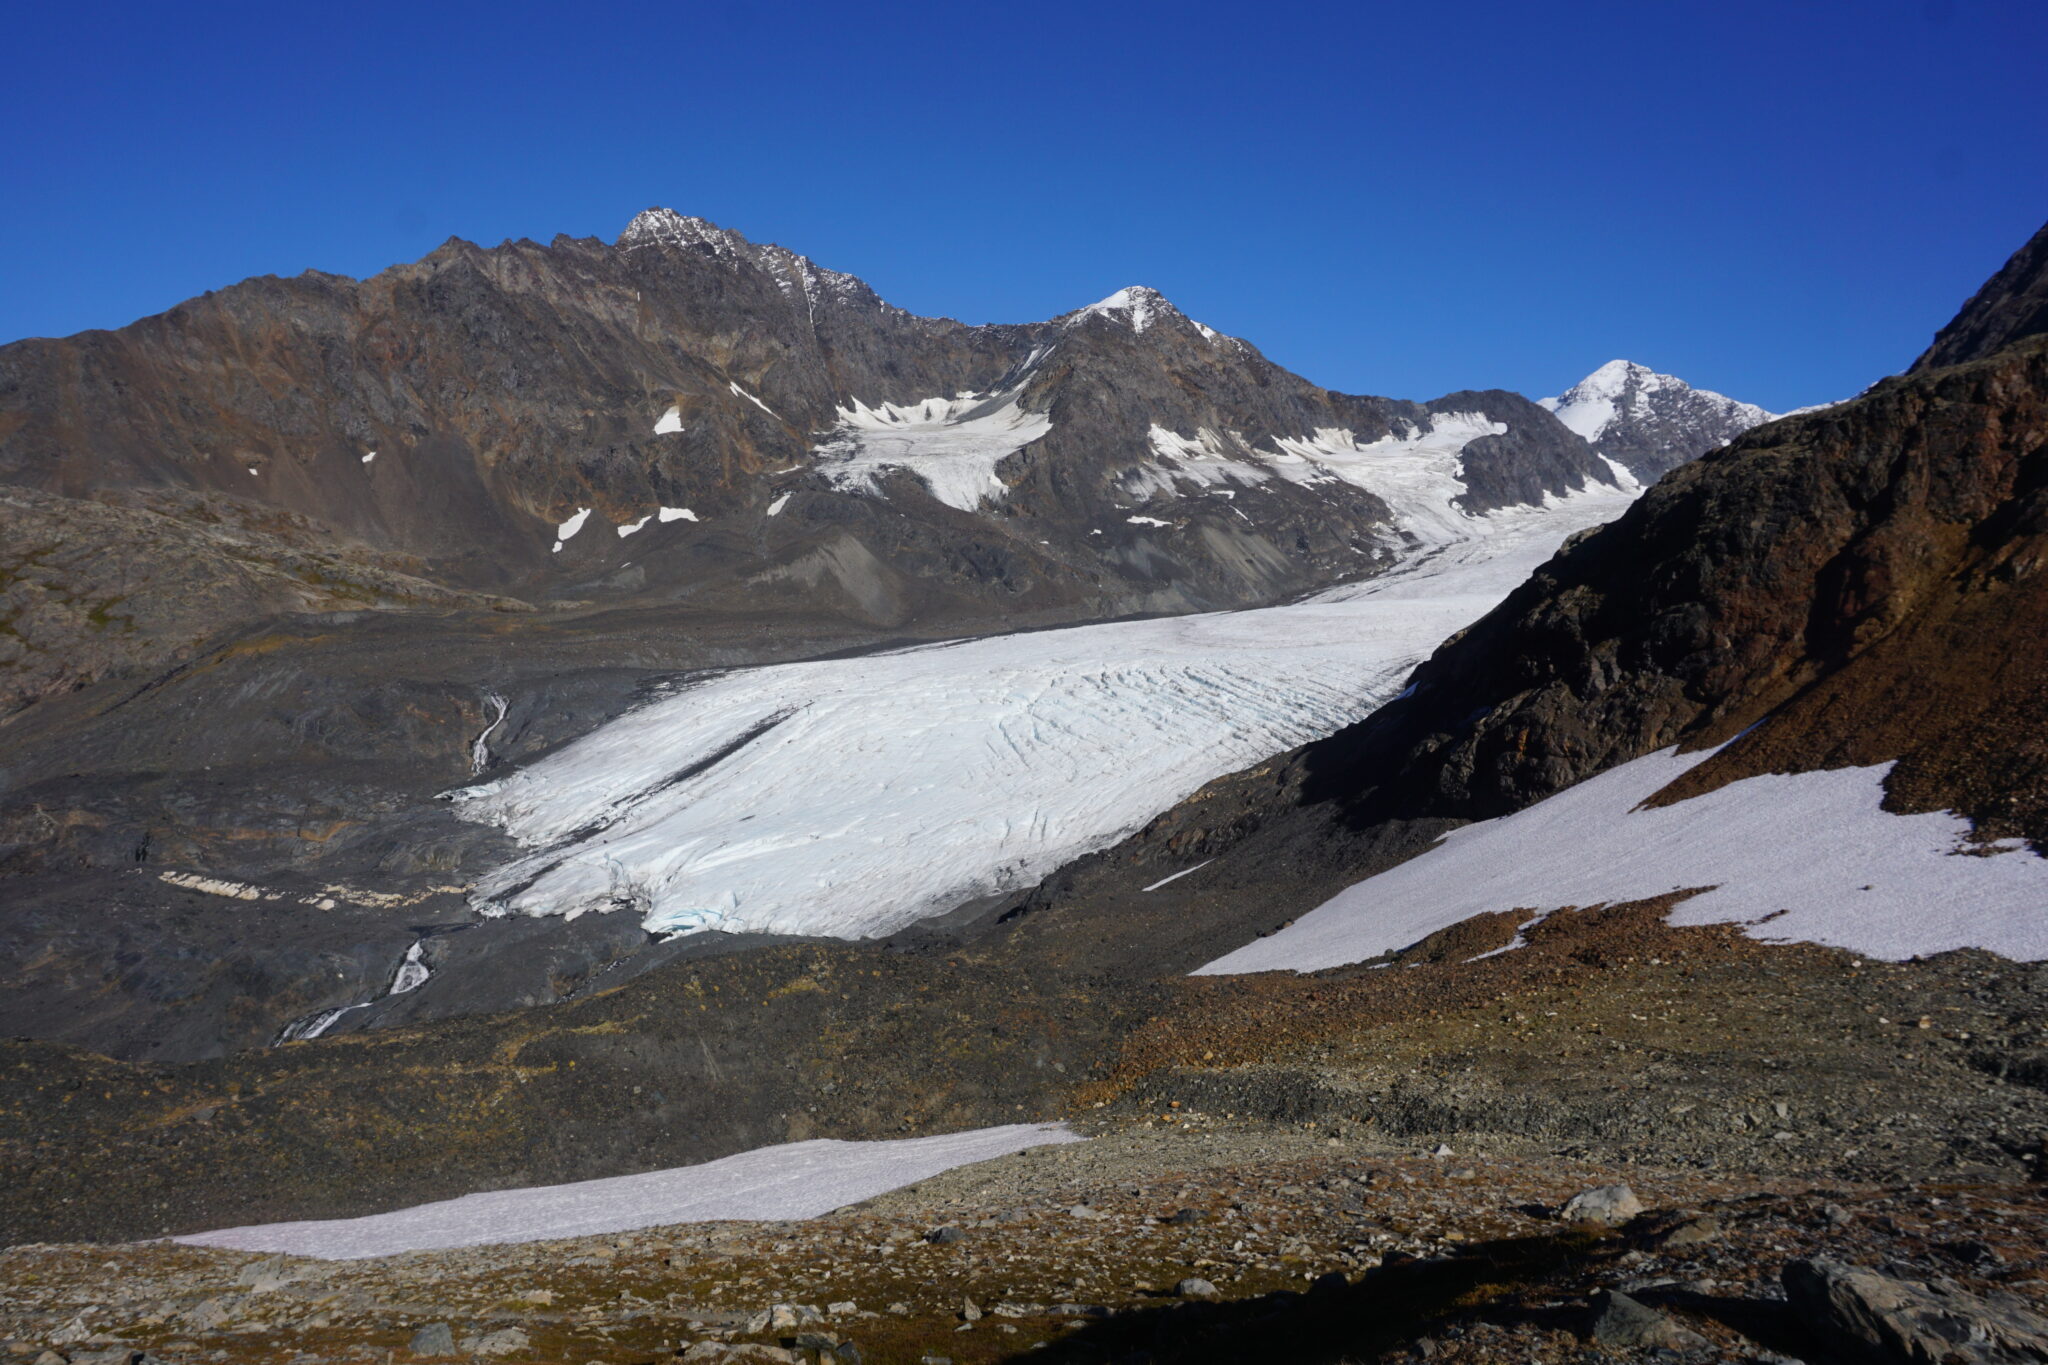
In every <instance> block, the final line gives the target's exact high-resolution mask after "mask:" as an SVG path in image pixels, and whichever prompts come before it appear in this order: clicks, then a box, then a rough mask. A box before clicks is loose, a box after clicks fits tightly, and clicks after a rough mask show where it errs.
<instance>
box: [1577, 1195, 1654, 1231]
mask: <svg viewBox="0 0 2048 1365" xmlns="http://www.w3.org/2000/svg"><path fill="white" fill-rule="evenodd" d="M1642 1211H1643V1201H1642V1200H1640V1199H1638V1198H1636V1192H1635V1191H1634V1190H1632V1189H1630V1188H1629V1187H1628V1186H1626V1185H1600V1186H1596V1187H1595V1188H1593V1189H1590V1190H1581V1191H1579V1192H1578V1193H1577V1194H1575V1195H1573V1196H1572V1197H1571V1198H1569V1199H1567V1200H1565V1201H1564V1207H1563V1208H1561V1209H1559V1210H1558V1211H1557V1216H1558V1217H1559V1218H1561V1219H1563V1220H1564V1221H1565V1222H1567V1223H1597V1224H1599V1225H1600V1226H1602V1227H1610V1228H1612V1227H1620V1226H1621V1225H1622V1224H1623V1223H1626V1222H1627V1221H1628V1220H1629V1219H1631V1218H1633V1217H1635V1216H1636V1215H1637V1214H1639V1213H1641V1212H1642Z"/></svg>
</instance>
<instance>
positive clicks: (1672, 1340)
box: [1589, 1289, 1708, 1351]
mask: <svg viewBox="0 0 2048 1365" xmlns="http://www.w3.org/2000/svg"><path fill="white" fill-rule="evenodd" d="M1589 1335H1590V1336H1591V1337H1592V1338H1593V1340H1595V1341H1597V1342H1599V1343H1600V1344H1601V1345H1602V1346H1626V1347H1638V1348H1642V1349H1645V1350H1656V1349H1658V1348H1664V1349H1668V1350H1674V1351H1683V1350H1688V1349H1690V1348H1692V1347H1696V1346H1705V1345H1707V1344H1708V1342H1707V1339H1706V1338H1705V1337H1703V1336H1701V1335H1700V1334H1699V1333H1697V1332H1694V1331H1690V1330H1688V1329H1687V1328H1684V1327H1681V1326H1679V1325H1678V1324H1677V1323H1676V1322H1673V1321H1672V1320H1671V1319H1670V1318H1668V1317H1666V1316H1665V1315H1664V1314H1662V1313H1660V1312H1658V1311H1657V1310H1656V1309H1654V1308H1652V1307H1650V1306H1649V1305H1648V1304H1645V1303H1640V1302H1638V1301H1636V1300H1635V1299H1632V1298H1630V1297H1629V1296H1628V1295H1626V1294H1624V1293H1621V1292H1620V1291H1619V1290H1613V1289H1603V1290H1601V1291H1600V1292H1599V1293H1598V1294H1596V1295H1594V1296H1593V1326H1592V1329H1591V1331H1590V1333H1589Z"/></svg>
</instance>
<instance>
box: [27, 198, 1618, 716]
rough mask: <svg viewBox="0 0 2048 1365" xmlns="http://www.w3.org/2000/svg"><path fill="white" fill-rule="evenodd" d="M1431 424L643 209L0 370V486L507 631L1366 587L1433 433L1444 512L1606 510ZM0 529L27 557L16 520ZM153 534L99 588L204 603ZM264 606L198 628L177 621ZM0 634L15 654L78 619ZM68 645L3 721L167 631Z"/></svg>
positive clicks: (1540, 448)
mask: <svg viewBox="0 0 2048 1365" xmlns="http://www.w3.org/2000/svg"><path fill="white" fill-rule="evenodd" d="M1454 398H1455V399H1456V400H1457V401H1456V402H1455V403H1449V402H1439V403H1436V404H1430V405H1428V406H1424V405H1420V404H1416V403H1410V402H1401V401H1396V400H1391V399H1384V398H1371V397H1358V396H1353V395H1347V394H1339V393H1335V392H1332V391H1330V390H1327V389H1323V388H1320V387H1318V386H1316V385H1313V384H1310V383H1309V382H1307V381H1306V380H1303V379H1301V378H1299V377H1298V376H1295V375H1292V374H1290V373H1288V372H1287V371H1285V370H1282V369H1280V368H1279V367H1278V366H1275V365H1273V364H1272V363H1271V362H1269V361H1267V360H1266V359H1265V358H1264V357H1263V356H1261V355H1260V354H1259V353H1258V351H1257V350H1256V349H1255V348H1253V347H1252V346H1250V345H1249V344H1247V343H1245V342H1243V341H1240V340H1237V339H1235V338H1231V337H1225V336H1222V335H1220V334H1218V333H1216V332H1215V331H1213V330H1211V329H1209V328H1207V327H1204V326H1202V325H1201V324H1199V323H1196V322H1194V321H1192V320H1190V319H1189V318H1187V317H1186V316H1184V315H1183V314H1182V313H1180V312H1179V310H1177V309H1175V308H1174V307H1173V306H1172V305H1171V304H1170V303H1168V302H1167V301H1166V300H1165V299H1163V298H1162V297H1160V296H1159V295H1158V294H1157V293H1156V292H1154V291H1151V290H1145V289H1127V290H1121V291H1119V292H1118V293H1117V294H1115V295H1112V296H1111V297H1110V298H1109V299H1105V300H1103V301H1102V302H1101V303H1099V304H1096V305H1093V306H1091V307H1088V308H1084V309H1080V310H1077V311H1075V312H1073V313H1070V314H1067V315H1065V316H1063V317H1060V318H1056V319H1053V320H1052V321H1049V322H1041V323H1031V324H1024V325H1015V326H1010V325H992V326H976V327H970V326H965V325H963V324H961V323H958V322H953V321H950V320H947V319H938V318H923V317H917V316H914V315H912V314H910V313H907V312H905V311H903V310H902V309H899V308H894V307H891V306H890V305H888V304H886V303H884V302H883V301H882V300H881V299H880V298H879V297H877V296H876V295H875V293H874V291H873V290H871V289H870V288H868V287H867V286H866V285H865V284H863V283H861V282H860V281H859V280H857V279H855V278H853V277H852V276H850V275H843V274H840V273H837V272H834V271H830V270H825V269H823V268H821V267H818V266H816V265H815V264H813V263H812V262H811V261H809V260H808V259H807V258H805V257H802V256H800V255H797V254H796V253H794V252H791V251H788V250H786V249H785V248H782V247H778V246H772V245H761V244H756V243H753V242H750V241H748V240H747V239H746V238H744V237H742V236H740V235H739V234H738V233H735V232H731V231H728V230H725V229H721V228H718V227H715V226H714V225H712V224H710V223H707V222H705V221H704V220H702V219H696V218H688V217H684V216H682V215H679V214H676V213H673V212H671V211H668V210H665V209H653V210H649V211H647V212H646V213H643V214H641V215H639V216H638V217H637V218H635V219H634V221H633V222H632V224H631V225H629V226H628V228H627V229H626V231H625V232H624V233H623V234H622V235H621V236H620V237H619V239H618V240H617V241H616V242H614V243H606V242H602V241H597V240H593V239H580V240H578V239H570V238H567V237H558V238H556V239H555V240H554V241H553V242H552V243H549V244H547V245H540V244H537V243H534V242H530V241H521V242H508V243H505V244H504V245H502V246H499V247H495V248H483V247H478V246H475V245H472V244H470V243H467V242H462V241H459V240H450V241H449V242H448V243H446V244H445V245H443V246H442V247H440V248H439V249H438V250H436V251H434V252H433V253H431V254H430V255H428V256H427V257H425V258H424V259H423V260H421V261H419V262H416V263H414V264H411V265H403V266H398V267H394V268H393V269H391V270H387V271H385V272H384V273H382V274H380V275H377V276H375V277H373V278H371V279H368V280H361V281H358V280H353V279H347V278H343V277H340V276H335V275H327V274H321V273H318V272H307V273H306V274H303V275H300V276H297V277H294V278H291V279H280V278H274V277H264V278H258V279H252V280H248V281H245V282H243V283H241V284H237V285H234V286H232V287H230V288H226V289H222V290H218V291H215V292H212V293H209V294H207V295H205V296H203V297H201V298H198V299H193V300H190V301H188V302H186V303H183V304H180V305H179V306H178V307H176V308H173V309H172V310H170V311H169V312H167V313H164V314H162V315H159V316H156V317H151V318H146V319H143V320H142V321H140V322H137V323H135V324H133V325H131V326H128V327H125V328H122V329H120V330H118V331H111V332H109V331H96V332H86V333H81V334H79V335H77V336H74V337H69V338H65V339H61V340H29V341H21V342H16V343H13V344H11V345H8V346H5V347H0V481H4V482H5V483H7V484H10V485H14V486H17V487H20V488H25V489H32V490H35V491H37V492H40V493H43V494H46V495H52V496H56V497H60V498H65V499H73V500H80V499H83V500H107V499H110V498H112V499H116V500H120V499H124V498H132V497H134V496H143V495H147V496H149V497H152V498H154V499H156V501H155V502H154V504H153V506H154V508H155V510H156V511H157V512H158V514H160V515H166V516H171V517H173V518H174V519H177V520H181V521H184V522H191V521H200V522H204V521H206V520H209V519H214V520H222V519H224V520H230V521H240V522H245V523H246V522H251V521H260V520H263V519H265V518H273V517H287V518H299V519H302V520H303V521H305V522H307V523H309V524H312V525H315V526H317V527H319V528H320V530H321V532H322V533H323V534H324V535H327V536H330V537H332V544H333V546H334V552H335V553H336V554H338V555H341V556H343V557H346V558H350V559H351V560H354V559H361V560H363V561H364V562H366V563H368V562H375V561H376V560H377V557H378V556H388V555H399V556H403V557H405V558H406V560H407V561H408V562H409V563H411V564H412V565H414V568H413V570H412V571H413V572H415V573H416V574H417V575H418V576H420V577H422V578H425V579H426V580H428V581H430V582H433V583H436V584H440V585H443V586H444V587H445V588H448V589H455V590H462V591H470V592H484V593H490V594H499V595H509V596H511V597H516V598H520V599H525V600H530V601H536V602H550V603H561V602H563V601H565V600H583V601H602V602H608V603H631V602H644V601H650V600H651V601H657V602H670V601H677V600H687V601H688V602H689V603H690V604H691V605H692V606H694V607H697V608H700V609H703V610H718V609H735V608H738V607H742V606H744V608H745V609H746V610H749V611H754V612H758V613H763V614H768V615H774V614H787V613H791V612H802V611H816V610H819V609H821V608H825V609H831V610H836V611H839V612H841V613H843V614H845V615H847V616H849V617H851V618H853V619H856V620H859V621H862V622H866V623H869V624H879V625H883V626H886V627H892V628H893V627H898V626H902V625H904V624H906V623H908V622H911V621H914V620H927V619H935V618H945V619H949V620H954V621H957V622H962V623H964V624H966V625H968V626H972V625H977V624H984V625H985V623H987V622H988V621H989V620H991V619H992V618H993V617H994V616H996V615H1001V616H1002V617H1003V618H1004V619H1005V620H1006V622H1014V623H1017V624H1028V623H1041V624H1042V623H1045V622H1048V621H1054V620H1076V619H1090V618H1096V617H1101V616H1110V615H1118V614H1125V613H1130V612H1141V611H1152V612H1157V611H1186V610H1192V609H1202V608H1215V607H1230V606H1242V605H1246V604H1250V603H1255V602H1265V601H1271V600H1274V599H1276V598H1278V597H1281V596H1284V595H1287V594H1290V593H1294V592H1298V591H1300V590H1303V589H1306V588H1311V587H1315V586H1319V585H1322V584H1327V583H1330V582H1334V581H1338V580H1341V579H1348V578H1356V577H1359V576H1363V575H1365V574H1368V573H1370V572H1371V571H1372V569H1373V568H1374V567H1375V566H1376V565H1378V564H1381V563H1384V562H1386V561H1388V560H1390V559H1392V558H1394V557H1397V556H1398V555H1399V554H1400V553H1401V552H1402V550H1403V549H1404V547H1405V546H1406V545H1407V544H1408V543H1409V537H1408V532H1409V529H1410V528H1408V527H1406V526H1404V525H1403V524H1402V518H1401V517H1400V516H1399V515H1397V514H1396V513H1395V512H1394V511H1393V510H1391V509H1390V507H1389V505H1388V503H1387V501H1386V494H1387V493H1388V491H1389V490H1388V489H1386V488H1384V487H1378V488H1376V486H1375V485H1376V483H1377V482H1378V476H1377V474H1376V472H1375V469H1374V467H1373V461H1374V459H1375V458H1376V457H1379V456H1383V455H1385V454H1387V453H1389V452H1398V450H1400V449H1402V448H1404V447H1405V446H1406V445H1408V444H1412V442H1413V441H1415V440H1418V439H1425V438H1428V437H1429V436H1430V434H1431V433H1432V432H1438V430H1439V428H1443V427H1445V422H1444V419H1445V418H1446V417H1447V416H1448V417H1454V418H1455V417H1457V416H1459V415H1460V414H1465V415H1467V416H1468V417H1469V420H1466V421H1463V422H1462V423H1460V422H1452V423H1451V424H1450V427H1451V428H1452V429H1454V430H1455V431H1456V432H1458V433H1461V434H1460V435H1459V436H1457V438H1456V439H1458V440H1463V441H1467V442H1470V443H1472V444H1473V445H1475V446H1476V449H1475V450H1474V451H1473V454H1472V456H1471V461H1470V463H1471V466H1472V470H1473V475H1472V478H1471V480H1470V482H1469V486H1468V488H1467V490H1466V492H1465V493H1464V494H1463V502H1464V505H1465V507H1466V508H1467V510H1471V511H1483V510H1486V509H1487V508H1489V507H1494V506H1500V505H1503V504H1504V503H1508V502H1514V501H1528V500H1530V499H1532V498H1535V497H1540V496H1541V495H1542V494H1544V493H1550V494H1558V493H1563V492H1566V491H1569V490H1571V489H1574V488H1579V487H1583V486H1585V484H1586V482H1587V481H1588V480H1593V481H1611V479H1612V477H1613V476H1612V474H1611V472H1610V471H1609V470H1608V468H1607V467H1606V466H1605V465H1604V464H1603V463H1601V462H1600V461H1599V460H1597V459H1596V458H1594V456H1593V455H1592V454H1591V452H1590V451H1588V450H1587V449H1586V448H1585V446H1584V443H1583V442H1581V441H1579V440H1578V438H1577V437H1575V436H1574V435H1573V434H1572V433H1570V432H1569V431H1567V430H1565V429H1564V428H1563V427H1562V426H1561V425H1560V424H1558V423H1557V422H1556V421H1555V420H1554V419H1553V418H1551V417H1550V416H1549V415H1548V414H1547V413H1544V412H1542V411H1541V410H1540V409H1538V408H1536V407H1535V406H1534V405H1533V404H1530V403H1528V402H1526V401H1525V400H1523V399H1521V398H1519V397H1517V396H1515V395H1512V394H1506V393H1501V392H1489V393H1486V394H1475V395H1454ZM1394 491H1396V492H1398V490H1394ZM173 493H175V494H176V495H177V497H178V499H180V500H182V501H178V502H173V501H172V500H171V499H170V497H169V495H171V494H173ZM0 515H5V516H7V517H8V518H9V519H10V527H9V529H10V535H9V540H10V541H13V540H15V539H17V538H18V537H17V534H15V533H16V532H19V533H21V535H22V536H23V537H25V536H26V534H27V531H28V529H29V528H26V527H23V526H16V525H13V524H12V523H13V522H14V521H16V520H18V519H19V518H22V517H25V516H27V515H28V514H27V513H25V512H22V511H20V510H19V507H18V505H17V504H14V503H9V504H5V505H0ZM85 515H87V514H81V516H85ZM1133 518H1138V520H1134V519H1133ZM44 519H45V520H46V521H47V517H45V518H44ZM163 539H164V542H165V543H164V544H163V545H162V547H161V553H159V554H156V555H153V556H152V557H151V565H152V568H151V573H150V575H149V576H148V577H146V578H144V579H140V580H131V581H130V583H129V585H128V591H129V593H130V594H131V595H135V594H140V593H143V592H150V593H157V594H163V593H174V592H181V591H183V590H184V589H185V588H186V586H187V585H188V584H190V583H192V582H194V581H199V582H204V581H205V580H206V578H207V575H208V573H209V572H210V570H209V569H208V568H207V563H208V561H207V560H206V556H205V555H204V554H203V553H201V552H200V551H198V550H193V549H190V548H189V547H186V546H184V545H183V544H182V543H181V541H180V537H179V536H178V535H177V534H176V533H174V532H170V531H166V532H165V533H164V535H163ZM261 557H262V558H264V559H265V560H266V561H267V562H275V561H280V560H284V559H288V558H289V553H288V548H280V547H266V548H264V549H263V550H262V554H261ZM298 580H299V582H300V583H301V584H304V585H306V586H305V587H303V589H302V590H301V595H302V596H304V597H307V598H310V599H313V600H314V601H316V602H317V601H318V600H320V598H321V593H320V592H319V590H318V589H319V579H318V577H317V576H315V575H311V574H309V573H304V572H302V573H300V574H299V575H298ZM366 604H367V605H373V606H391V605H395V603H394V602H393V601H392V600H391V599H389V598H388V597H377V596H374V595H373V596H372V597H371V598H370V599H369V601H368V602H367V603H366ZM15 605H16V604H14V603H12V602H10V603H9V606H10V607H13V606H15ZM276 605H277V604H276V603H273V602H271V601H270V600H269V599H267V598H266V599H263V600H261V601H256V602H249V603H241V602H230V601H226V600H221V601H220V602H219V615H218V617H217V618H215V622H214V623H215V625H216V627H217V628H226V627H228V626H231V625H235V624H239V623H241V622H243V621H246V620H248V619H250V618H251V616H252V615H253V614H255V613H257V612H259V611H261V610H264V609H269V608H274V607H275V606H276ZM47 633H48V632H44V634H45V635H47ZM22 638H23V641H24V644H23V646H22V647H23V648H28V649H33V650H35V651H36V652H37V653H38V654H39V655H40V656H42V657H43V659H44V660H45V662H46V663H47V662H48V660H50V659H53V658H59V657H60V656H61V655H63V654H64V653H65V652H66V651H65V649H64V645H65V643H66V641H67V640H70V639H79V638H84V628H81V630H80V631H77V632H73V633H72V634H71V635H70V636H67V637H65V639H59V640H47V641H46V640H45V639H44V638H43V637H42V636H38V635H33V634H24V636H23V637H22ZM95 643H97V644H98V645H99V646H100V647H99V649H98V650H97V651H87V657H86V659H85V661H83V662H81V663H79V664H77V665H75V666H71V667H68V668H66V667H60V666H58V665H57V664H54V663H52V664H49V665H48V666H47V667H40V668H39V669H35V668H32V669H29V670H26V671H25V672H24V674H23V676H24V678H29V679H33V681H30V682H25V683H23V684H21V685H19V686H17V687H16V689H15V691H16V693H17V697H18V698H26V697H29V696H33V695H35V694H37V693H38V691H39V690H44V691H46V690H47V689H48V687H50V686H53V685H56V684H57V683H58V682H60V681H73V682H75V681H77V680H80V679H87V678H90V677H93V676H97V674H98V673H99V672H100V671H103V670H104V669H105V668H107V667H110V666H111V664H110V663H99V662H94V661H93V660H94V659H95V658H96V657H97V655H98V654H107V655H109V656H113V655H118V654H120V653H121V651H122V650H123V649H126V650H127V651H128V653H129V655H130V656H131V659H132V662H136V663H142V664H149V663H154V662H157V661H158V660H160V659H161V658H163V657H166V654H165V651H166V650H169V651H170V653H171V656H173V657H174V656H175V654H176V652H177V650H179V649H188V648H190V647H191V646H192V645H193V644H195V643H196V626H195V628H194V629H193V630H188V631H185V632H183V633H182V638H181V639H179V640H178V641H177V642H175V643H173V642H171V641H167V640H160V639H157V638H156V637H153V636H152V637H144V636H136V637H133V638H131V637H130V636H129V635H128V634H127V633H125V632H122V631H119V630H114V631H111V632H106V640H104V641H99V642H95Z"/></svg>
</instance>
